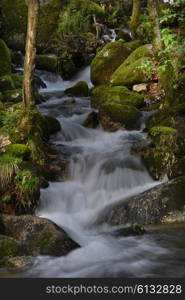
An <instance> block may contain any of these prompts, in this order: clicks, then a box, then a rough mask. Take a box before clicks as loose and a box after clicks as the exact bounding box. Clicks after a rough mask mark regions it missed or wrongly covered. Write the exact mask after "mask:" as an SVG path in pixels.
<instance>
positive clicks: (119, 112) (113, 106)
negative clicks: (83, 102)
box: [101, 103, 141, 128]
mask: <svg viewBox="0 0 185 300" xmlns="http://www.w3.org/2000/svg"><path fill="white" fill-rule="evenodd" d="M101 109H102V112H103V113H105V114H107V115H108V116H109V117H110V118H111V120H113V121H114V122H119V123H121V124H122V125H124V126H125V127H126V128H132V127H134V125H135V123H136V122H137V121H138V119H139V118H140V116H141V113H140V111H139V110H138V109H137V108H135V107H134V106H132V105H122V104H117V103H104V104H103V105H102V107H101Z"/></svg>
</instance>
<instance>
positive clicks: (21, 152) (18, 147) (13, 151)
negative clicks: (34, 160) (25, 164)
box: [6, 144, 30, 159]
mask: <svg viewBox="0 0 185 300" xmlns="http://www.w3.org/2000/svg"><path fill="white" fill-rule="evenodd" d="M6 153H7V154H9V155H12V156H15V157H20V158H23V159H27V158H28V157H29V155H30V150H29V149H28V146H26V145H24V144H11V145H9V146H8V147H7V148H6Z"/></svg>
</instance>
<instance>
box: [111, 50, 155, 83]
mask: <svg viewBox="0 0 185 300" xmlns="http://www.w3.org/2000/svg"><path fill="white" fill-rule="evenodd" d="M152 55H153V51H152V46H151V45H150V44H147V45H144V46H140V47H139V48H137V49H136V50H134V51H133V52H132V53H131V54H130V55H129V56H128V57H127V59H126V60H125V61H124V62H123V63H122V64H121V65H120V66H119V67H118V68H117V69H116V70H115V72H114V73H113V74H112V76H111V78H110V83H111V84H112V85H128V86H133V85H134V84H138V83H145V82H148V81H149V77H148V76H147V75H146V70H144V69H143V68H141V67H142V66H143V65H147V64H149V63H152V61H151V57H152Z"/></svg>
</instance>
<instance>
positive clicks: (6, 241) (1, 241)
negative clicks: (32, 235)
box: [0, 235, 26, 259]
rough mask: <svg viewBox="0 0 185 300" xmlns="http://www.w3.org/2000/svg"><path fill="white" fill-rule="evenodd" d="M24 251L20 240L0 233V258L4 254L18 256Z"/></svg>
mask: <svg viewBox="0 0 185 300" xmlns="http://www.w3.org/2000/svg"><path fill="white" fill-rule="evenodd" d="M25 253H26V249H25V247H24V246H23V245H22V243H21V242H19V241H17V240H14V239H13V238H10V237H7V236H3V235H0V258H1V259H2V258H4V257H6V256H19V255H24V254H25Z"/></svg>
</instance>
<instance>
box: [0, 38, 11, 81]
mask: <svg viewBox="0 0 185 300" xmlns="http://www.w3.org/2000/svg"><path fill="white" fill-rule="evenodd" d="M10 72H11V54H10V50H9V49H8V47H7V45H6V44H5V42H4V41H3V40H1V39H0V76H3V75H6V74H9V73H10Z"/></svg>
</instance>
